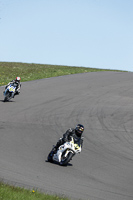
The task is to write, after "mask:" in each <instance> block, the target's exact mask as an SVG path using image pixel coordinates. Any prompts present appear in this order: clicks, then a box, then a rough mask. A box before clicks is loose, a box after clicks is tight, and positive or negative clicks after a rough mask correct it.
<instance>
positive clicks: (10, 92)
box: [3, 83, 16, 102]
mask: <svg viewBox="0 0 133 200" xmlns="http://www.w3.org/2000/svg"><path fill="white" fill-rule="evenodd" d="M15 90H16V86H15V85H14V84H13V83H11V84H10V85H9V86H8V87H7V88H6V89H5V91H4V92H3V94H4V102H6V101H9V100H10V99H12V98H13V97H14V94H15Z"/></svg>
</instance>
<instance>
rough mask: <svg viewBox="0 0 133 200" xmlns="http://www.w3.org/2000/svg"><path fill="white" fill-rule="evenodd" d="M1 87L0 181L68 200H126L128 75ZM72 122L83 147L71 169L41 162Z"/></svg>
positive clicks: (131, 158)
mask: <svg viewBox="0 0 133 200" xmlns="http://www.w3.org/2000/svg"><path fill="white" fill-rule="evenodd" d="M3 89H4V88H3V87H0V178H1V179H2V180H4V181H6V182H9V183H14V184H15V185H18V186H24V187H26V188H39V189H40V190H41V191H45V192H48V193H50V194H63V195H64V196H68V197H70V198H71V199H84V200H85V199H86V200H88V199H89V200H133V73H128V72H127V73H122V72H95V73H85V74H77V75H70V76H62V77H55V78H49V79H43V80H37V81H31V82H27V83H22V90H21V94H20V95H19V96H16V97H15V98H14V99H13V100H12V101H11V102H6V103H4V102H3V94H2V92H3ZM77 123H82V124H83V125H84V126H85V132H84V146H83V149H82V152H81V154H79V155H77V156H75V157H74V158H73V160H72V162H71V165H69V166H67V167H61V166H59V165H56V164H51V163H48V162H46V160H47V155H48V153H49V151H50V150H51V148H52V145H53V144H55V143H56V142H57V140H58V139H59V138H60V137H62V134H63V133H64V132H65V131H66V130H67V129H68V128H70V127H75V125H76V124H77Z"/></svg>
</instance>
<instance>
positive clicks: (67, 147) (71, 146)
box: [53, 138, 81, 163]
mask: <svg viewBox="0 0 133 200" xmlns="http://www.w3.org/2000/svg"><path fill="white" fill-rule="evenodd" d="M64 151H66V153H65V155H64V157H67V155H68V153H69V152H72V153H73V154H74V155H75V154H77V153H80V152H81V146H79V145H78V144H75V143H74V140H73V138H72V140H71V141H70V142H65V143H64V144H63V145H61V146H60V147H59V149H58V151H57V153H56V154H54V156H53V160H54V161H57V162H59V163H60V162H61V156H62V153H63V152H64Z"/></svg>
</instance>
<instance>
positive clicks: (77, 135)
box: [53, 124, 84, 153]
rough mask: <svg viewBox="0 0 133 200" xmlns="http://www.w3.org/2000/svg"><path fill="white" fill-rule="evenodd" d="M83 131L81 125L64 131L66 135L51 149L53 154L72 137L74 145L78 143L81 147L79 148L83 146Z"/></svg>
mask: <svg viewBox="0 0 133 200" xmlns="http://www.w3.org/2000/svg"><path fill="white" fill-rule="evenodd" d="M83 131H84V126H83V125H82V124H77V126H76V128H75V129H74V128H70V129H68V130H67V131H66V133H64V134H63V137H62V138H60V139H59V141H58V142H57V144H56V146H55V147H54V148H53V153H56V151H57V149H58V148H59V146H61V145H62V144H64V143H65V142H66V141H69V140H70V137H71V136H72V137H73V138H74V141H75V142H76V143H79V144H80V145H81V148H82V146H83V137H81V136H82V133H83Z"/></svg>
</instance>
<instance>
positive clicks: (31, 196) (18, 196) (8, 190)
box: [0, 182, 68, 200]
mask: <svg viewBox="0 0 133 200" xmlns="http://www.w3.org/2000/svg"><path fill="white" fill-rule="evenodd" d="M0 200H68V199H67V198H63V197H58V196H52V195H48V194H44V193H41V192H38V191H34V190H27V189H24V188H20V187H14V186H10V185H7V184H4V183H2V182H1V183H0Z"/></svg>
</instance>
